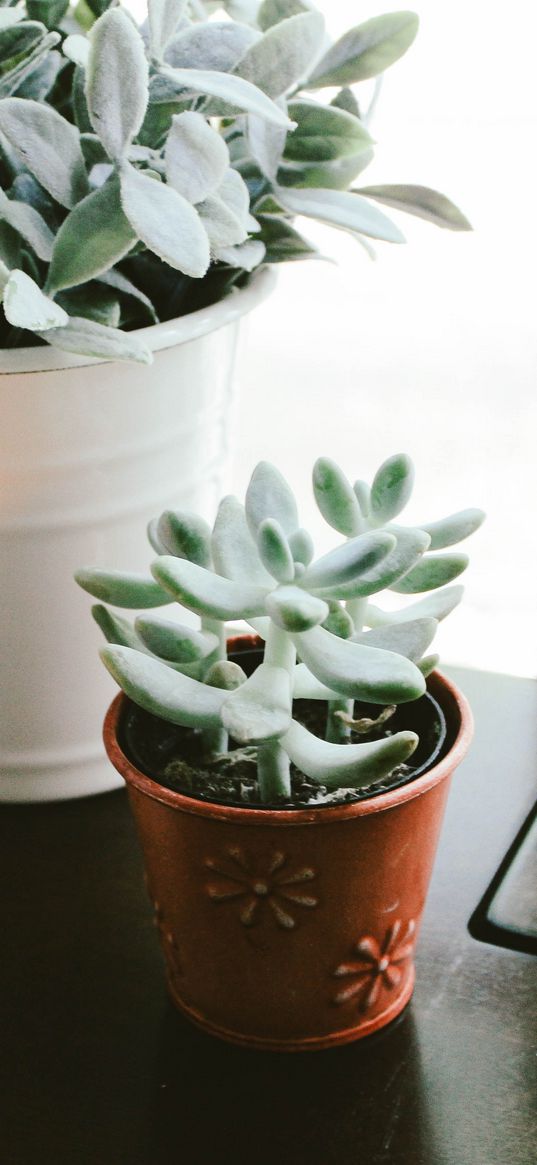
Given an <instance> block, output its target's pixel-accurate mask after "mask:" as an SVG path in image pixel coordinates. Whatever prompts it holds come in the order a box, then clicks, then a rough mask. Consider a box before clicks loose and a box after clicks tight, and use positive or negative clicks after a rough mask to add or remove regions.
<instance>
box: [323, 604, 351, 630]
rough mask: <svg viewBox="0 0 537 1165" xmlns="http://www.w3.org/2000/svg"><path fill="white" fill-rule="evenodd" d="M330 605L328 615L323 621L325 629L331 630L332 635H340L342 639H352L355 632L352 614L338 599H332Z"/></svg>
mask: <svg viewBox="0 0 537 1165" xmlns="http://www.w3.org/2000/svg"><path fill="white" fill-rule="evenodd" d="M329 607H330V610H329V613H328V616H327V618H326V619H325V620H324V623H323V627H324V628H325V630H326V631H331V633H332V635H338V636H339V638H340V639H351V638H352V636H353V634H354V622H353V619H352V616H351V615H350V614H349V612H348V611H347V610H346V608H345V607H344V606H343V605H342V603H340V602H338V601H337V600H336V601H334V600H332V601H331V602H330V604H329Z"/></svg>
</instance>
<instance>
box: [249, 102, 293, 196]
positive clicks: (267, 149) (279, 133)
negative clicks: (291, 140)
mask: <svg viewBox="0 0 537 1165" xmlns="http://www.w3.org/2000/svg"><path fill="white" fill-rule="evenodd" d="M286 140H287V128H286V127H285V126H281V125H274V124H273V123H272V122H269V121H266V120H265V119H264V118H262V117H254V116H253V115H250V117H249V118H248V144H249V147H250V151H251V154H252V157H253V158H254V159H255V161H256V162H257V164H258V166H259V167H260V168H261V171H262V172H263V174H266V176H267V178H270V179H271V180H274V181H275V180H276V175H277V173H278V168H279V166H280V163H281V159H282V155H283V151H284V149H285V143H286Z"/></svg>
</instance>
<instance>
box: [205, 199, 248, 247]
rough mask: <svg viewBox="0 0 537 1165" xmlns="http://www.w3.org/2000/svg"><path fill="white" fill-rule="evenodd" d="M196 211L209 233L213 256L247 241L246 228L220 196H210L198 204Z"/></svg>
mask: <svg viewBox="0 0 537 1165" xmlns="http://www.w3.org/2000/svg"><path fill="white" fill-rule="evenodd" d="M196 209H197V212H198V214H199V217H200V220H201V222H202V224H203V227H204V229H205V230H206V232H207V236H208V239H209V243H210V245H211V251H212V253H213V255H214V253H215V252H216V251H219V250H221V248H222V247H233V246H235V245H236V244H238V243H243V242H244V240H245V239H246V237H247V233H248V232H247V230H246V227H245V226H244V224H243V223H241V222H240V220H239V219H238V218H237V216H236V214H234V212H233V211H232V210H230V208H229V207H228V206H226V203H225V202H224V201H223V200H222V199H221V198H220V197H219V196H218V194H210V195H209V196H208V198H205V199H204V200H203V202H199V203H198V205H197V207H196Z"/></svg>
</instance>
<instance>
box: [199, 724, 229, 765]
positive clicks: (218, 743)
mask: <svg viewBox="0 0 537 1165" xmlns="http://www.w3.org/2000/svg"><path fill="white" fill-rule="evenodd" d="M201 738H202V741H203V755H204V756H205V757H206V758H209V759H212V758H213V757H215V756H222V754H223V753H225V752H227V751H228V743H229V737H228V734H227V732H226V730H225V728H223V727H222V725H220V724H219V725H218V726H217V727H216V728H204V729H203V731H202V734H201Z"/></svg>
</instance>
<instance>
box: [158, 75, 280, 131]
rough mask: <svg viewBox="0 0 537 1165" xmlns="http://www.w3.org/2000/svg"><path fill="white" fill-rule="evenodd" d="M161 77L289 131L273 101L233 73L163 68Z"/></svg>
mask: <svg viewBox="0 0 537 1165" xmlns="http://www.w3.org/2000/svg"><path fill="white" fill-rule="evenodd" d="M162 74H163V76H166V77H169V78H170V79H171V80H172V81H175V82H176V84H177V85H178V86H179V87H180V88H185V89H189V90H192V91H193V92H194V93H203V94H204V95H206V96H208V97H219V98H221V100H222V101H225V102H226V104H227V105H230V106H232V107H233V108H235V109H239V110H242V111H243V112H245V113H256V114H257V115H258V116H259V117H265V118H266V120H267V121H273V122H274V124H275V125H283V126H285V127H286V129H292V128H293V126H292V122H291V121H290V120H289V118H288V117H287V115H286V114H285V113H284V112H283V110H281V109H279V108H278V106H277V105H275V104H274V102H273V101H271V100H270V98H269V97H267V95H266V93H263V91H262V90H261V89H258V88H257V86H256V85H252V84H251V83H250V81H245V80H244V78H243V77H237V76H235V74H233V73H220V72H218V71H217V70H214V71H213V70H211V69H171V68H167V67H166V68H163V69H162Z"/></svg>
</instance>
